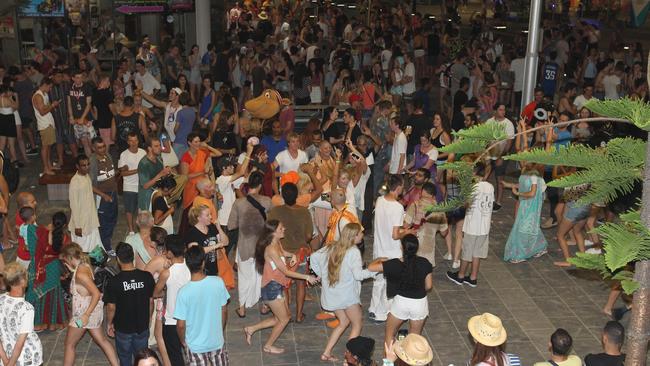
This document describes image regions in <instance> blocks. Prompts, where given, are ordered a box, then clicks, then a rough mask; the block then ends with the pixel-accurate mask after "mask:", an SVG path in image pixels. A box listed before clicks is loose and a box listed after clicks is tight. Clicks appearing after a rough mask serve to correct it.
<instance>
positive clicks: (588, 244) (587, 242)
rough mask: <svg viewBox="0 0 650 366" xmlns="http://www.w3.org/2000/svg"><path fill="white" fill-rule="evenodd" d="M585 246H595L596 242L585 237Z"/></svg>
mask: <svg viewBox="0 0 650 366" xmlns="http://www.w3.org/2000/svg"><path fill="white" fill-rule="evenodd" d="M585 246H586V247H593V246H594V242H593V241H591V240H589V239H585Z"/></svg>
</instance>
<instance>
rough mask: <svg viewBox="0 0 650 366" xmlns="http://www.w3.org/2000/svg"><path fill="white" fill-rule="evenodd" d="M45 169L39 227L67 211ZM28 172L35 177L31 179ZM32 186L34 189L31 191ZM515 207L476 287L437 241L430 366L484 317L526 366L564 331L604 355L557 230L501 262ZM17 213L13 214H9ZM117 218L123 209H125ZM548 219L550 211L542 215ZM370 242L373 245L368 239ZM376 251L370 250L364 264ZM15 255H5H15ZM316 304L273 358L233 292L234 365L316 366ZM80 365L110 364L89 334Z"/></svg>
mask: <svg viewBox="0 0 650 366" xmlns="http://www.w3.org/2000/svg"><path fill="white" fill-rule="evenodd" d="M39 163H40V162H39V161H38V160H36V159H33V160H32V163H31V164H30V166H29V167H28V168H27V169H24V174H23V180H22V182H21V189H25V190H33V191H34V192H35V194H36V196H37V199H38V201H39V222H40V223H46V222H48V221H49V219H50V217H51V215H52V213H53V212H55V211H57V210H59V209H67V203H66V202H47V198H46V193H45V189H44V187H38V186H36V180H37V174H36V172H37V171H38V169H39V168H40V164H39ZM29 173H31V174H29ZM32 187H33V188H32ZM511 202H512V200H507V204H506V205H505V206H504V208H503V209H502V210H501V211H500V212H498V213H495V215H494V216H493V223H492V231H491V237H490V253H489V257H488V258H487V259H486V260H484V261H483V262H482V263H481V269H480V273H479V278H478V283H479V285H478V287H477V288H469V287H467V286H457V285H455V284H453V283H451V282H450V281H449V280H448V279H447V278H446V277H445V272H446V271H447V270H448V269H449V267H450V262H447V261H444V260H443V259H442V255H443V254H444V253H445V252H446V248H445V245H444V241H443V240H442V238H440V237H438V238H437V244H436V250H437V254H436V262H437V266H436V267H435V270H434V289H433V290H432V291H431V292H430V294H429V310H430V317H429V319H428V320H427V323H426V325H425V328H424V335H425V336H426V337H427V338H428V339H429V341H430V344H431V345H432V347H433V350H434V359H433V365H445V366H446V365H449V364H455V365H464V364H465V363H466V362H467V360H468V359H469V357H470V356H471V348H470V347H471V345H470V339H469V337H468V333H467V328H466V324H467V320H468V319H469V317H471V316H473V315H476V314H480V313H482V312H486V311H489V312H492V313H494V314H496V315H498V316H499V317H501V319H502V320H503V322H504V325H505V327H506V329H507V332H508V342H507V350H508V351H509V352H513V353H517V354H519V355H520V356H521V358H522V361H523V364H524V365H531V364H532V363H533V362H536V361H541V360H545V359H547V358H548V350H547V347H548V340H549V337H550V334H551V333H552V332H553V330H554V329H555V328H556V327H563V328H565V329H567V330H568V331H569V332H570V334H571V335H572V336H573V339H574V350H575V352H576V354H578V355H580V356H584V355H585V354H587V353H589V352H597V351H599V349H600V330H601V329H602V327H603V325H604V324H605V322H606V321H607V320H608V318H607V317H606V316H604V315H603V314H602V313H601V308H602V306H603V304H604V303H605V301H606V298H607V293H608V287H607V284H606V283H604V282H603V281H602V280H600V279H599V278H598V276H597V275H596V274H594V273H589V272H585V271H580V270H575V269H574V270H563V269H559V268H557V267H554V266H553V264H552V262H553V260H554V258H559V256H560V254H559V252H558V251H557V248H558V246H557V242H556V241H555V240H554V239H553V237H554V235H555V233H554V230H550V231H549V230H547V231H545V234H546V238H547V239H548V240H549V252H550V254H549V255H546V256H543V257H542V258H539V259H534V260H531V261H530V262H526V263H521V264H507V263H504V262H503V261H502V260H501V257H502V255H503V247H504V245H505V241H506V239H507V236H508V233H509V230H510V226H511V224H512V222H513V221H514V220H513V207H512V204H511ZM12 209H14V208H13V207H12ZM120 212H122V207H121V205H120ZM544 212H547V209H545V211H544ZM123 220H124V219H123V216H122V215H120V222H119V225H118V227H117V228H116V234H115V239H114V242H115V243H116V242H117V241H118V240H119V239H120V238H122V237H124V234H125V232H126V230H125V229H126V227H125V223H124V221H123ZM366 243H372V239H370V238H366ZM371 253H372V250H371V249H370V248H367V249H366V257H368V255H371ZM12 254H13V253H11V252H9V253H6V254H5V255H6V256H12ZM371 288H372V282H371V281H366V282H365V283H364V284H363V287H362V296H361V298H362V302H363V306H364V309H365V310H367V307H368V305H369V303H370V293H371ZM310 294H312V296H313V297H314V301H311V302H307V303H306V306H305V311H304V312H305V314H307V317H306V320H305V322H304V323H302V324H296V323H290V324H289V325H288V326H287V328H286V330H285V331H284V333H283V334H282V336H281V337H280V339H279V340H278V342H277V345H278V346H280V347H284V348H285V349H286V353H285V354H283V355H268V354H265V353H263V352H262V350H261V345H262V343H263V340H265V339H266V337H267V336H268V334H269V330H266V331H262V332H259V333H257V334H255V335H254V336H253V344H252V345H251V346H248V345H247V344H246V343H245V342H244V336H243V332H242V330H241V329H242V327H243V326H244V325H245V324H250V323H253V322H256V321H257V320H259V318H260V315H259V314H258V313H257V311H255V310H254V309H249V311H248V315H247V317H246V318H245V319H239V318H238V317H237V316H236V315H235V313H234V310H235V307H236V302H237V301H236V299H237V295H236V293H232V294H231V296H232V299H233V300H234V301H232V302H231V304H230V306H229V311H230V317H229V319H228V326H227V331H226V347H227V349H228V352H229V354H230V359H231V362H232V363H233V364H237V365H246V366H255V365H312V364H319V363H321V362H320V359H319V356H320V354H321V352H322V349H323V347H324V345H325V342H326V340H327V336H328V334H329V329H328V328H327V327H326V326H325V324H324V322H322V321H317V320H314V318H313V317H314V315H315V314H316V313H317V312H318V311H319V305H318V304H319V303H318V295H319V293H318V289H311V290H310ZM363 335H366V336H370V337H373V338H375V339H376V340H377V341H378V342H377V345H378V347H377V348H376V350H375V356H376V357H375V358H380V354H381V352H382V350H381V348H380V345H381V344H382V343H383V335H384V328H383V325H374V324H371V323H370V322H369V321H366V322H365V324H364V328H363ZM346 336H347V333H346V334H344V336H343V337H342V338H341V340H340V341H339V342H338V344H337V346H336V348H335V352H334V354H335V355H337V356H339V357H340V356H342V354H343V350H344V345H345V339H346ZM40 337H41V340H42V341H43V347H44V350H45V355H46V358H45V360H46V363H45V364H46V365H60V364H62V360H63V342H64V339H65V330H64V331H59V332H49V331H45V332H42V333H40ZM76 364H77V365H106V364H107V361H106V359H105V358H104V356H103V354H102V352H101V351H100V350H99V348H98V347H97V346H96V345H95V344H94V343H93V342H92V340H91V339H90V336H89V335H86V336H85V337H84V338H83V339H82V341H81V342H80V344H79V346H78V347H77V363H76Z"/></svg>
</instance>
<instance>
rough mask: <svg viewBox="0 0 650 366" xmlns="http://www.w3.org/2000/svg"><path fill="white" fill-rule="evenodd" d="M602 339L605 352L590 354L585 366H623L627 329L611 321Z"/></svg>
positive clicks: (606, 326) (586, 358) (604, 330)
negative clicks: (622, 351) (623, 349)
mask: <svg viewBox="0 0 650 366" xmlns="http://www.w3.org/2000/svg"><path fill="white" fill-rule="evenodd" d="M602 337H603V338H602V339H603V350H604V351H605V352H603V353H598V354H595V355H594V354H591V353H590V354H588V355H587V356H586V357H585V366H623V364H624V362H625V354H624V353H621V348H623V341H624V340H625V328H623V326H622V325H621V323H619V322H617V321H615V320H612V321H609V322H607V324H605V329H603V335H602Z"/></svg>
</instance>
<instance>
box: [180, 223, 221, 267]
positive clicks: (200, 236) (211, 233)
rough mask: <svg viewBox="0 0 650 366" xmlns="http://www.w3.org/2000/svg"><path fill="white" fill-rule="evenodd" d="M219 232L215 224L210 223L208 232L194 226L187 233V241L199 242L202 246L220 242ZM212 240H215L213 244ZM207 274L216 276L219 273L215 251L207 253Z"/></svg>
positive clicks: (188, 242)
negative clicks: (205, 232)
mask: <svg viewBox="0 0 650 366" xmlns="http://www.w3.org/2000/svg"><path fill="white" fill-rule="evenodd" d="M218 233H219V231H217V227H216V226H215V225H214V224H210V225H208V233H207V234H204V233H202V232H201V231H200V230H199V229H197V228H196V227H195V226H192V227H191V228H190V230H189V231H188V232H187V235H185V238H186V240H185V242H186V243H187V244H190V243H198V244H199V246H200V247H201V248H204V247H207V246H210V245H214V244H216V243H217V242H218ZM211 242H214V243H212V244H211ZM205 274H206V275H208V276H216V275H218V274H219V272H218V271H217V254H216V253H215V251H214V250H213V251H211V252H210V253H206V254H205Z"/></svg>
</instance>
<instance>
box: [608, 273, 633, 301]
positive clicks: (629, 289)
mask: <svg viewBox="0 0 650 366" xmlns="http://www.w3.org/2000/svg"><path fill="white" fill-rule="evenodd" d="M612 279H613V280H618V281H621V287H623V291H625V293H626V294H628V295H631V294H632V293H633V292H634V291H636V290H637V289H638V288H639V283H638V282H636V281H635V280H634V273H633V272H630V271H619V272H617V273H616V274H615V275H614V276H613V277H612Z"/></svg>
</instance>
